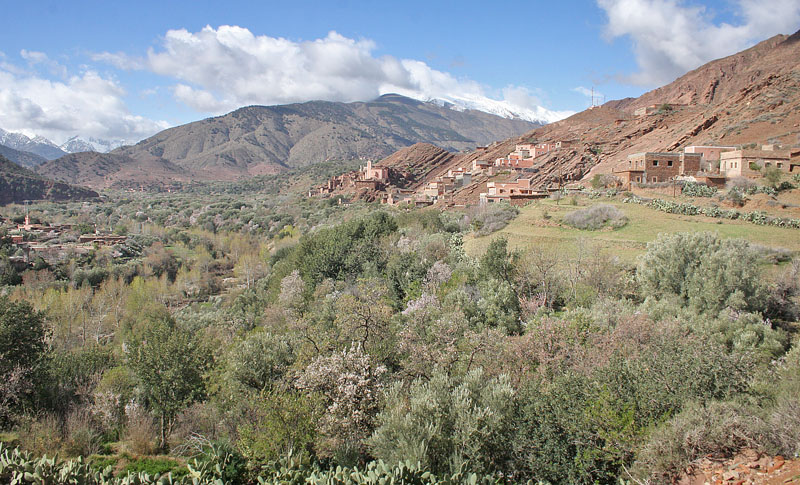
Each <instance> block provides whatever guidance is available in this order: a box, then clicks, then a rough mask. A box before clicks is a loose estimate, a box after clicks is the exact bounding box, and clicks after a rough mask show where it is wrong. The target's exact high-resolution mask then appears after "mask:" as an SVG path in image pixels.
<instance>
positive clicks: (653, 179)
mask: <svg viewBox="0 0 800 485" xmlns="http://www.w3.org/2000/svg"><path fill="white" fill-rule="evenodd" d="M650 181H651V182H653V183H655V182H658V177H656V176H653V178H652V179H650Z"/></svg>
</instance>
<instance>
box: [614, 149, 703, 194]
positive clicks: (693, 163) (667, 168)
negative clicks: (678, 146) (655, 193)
mask: <svg viewBox="0 0 800 485" xmlns="http://www.w3.org/2000/svg"><path fill="white" fill-rule="evenodd" d="M702 159H703V155H702V154H700V153H680V152H675V153H660V152H643V153H634V154H633V155H629V156H628V161H627V162H626V163H623V164H622V165H620V166H618V167H617V168H615V169H614V175H616V176H617V177H619V178H620V180H622V184H623V185H624V186H627V187H630V184H631V183H658V182H668V181H670V180H672V179H674V178H675V177H678V176H681V175H693V174H695V173H697V172H699V171H700V162H701V161H702Z"/></svg>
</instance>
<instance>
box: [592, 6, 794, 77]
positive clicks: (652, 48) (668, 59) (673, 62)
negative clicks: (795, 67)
mask: <svg viewBox="0 0 800 485" xmlns="http://www.w3.org/2000/svg"><path fill="white" fill-rule="evenodd" d="M597 3H598V5H599V6H600V7H601V8H603V9H604V10H605V11H606V14H607V15H608V25H607V26H606V34H607V35H608V36H609V37H611V38H614V37H621V36H626V35H627V36H630V38H631V40H632V41H633V46H634V53H635V55H636V61H637V63H638V65H639V72H637V73H634V74H632V75H630V76H629V77H628V78H627V79H626V80H627V81H629V82H631V83H634V84H639V85H644V86H654V85H660V84H664V83H668V82H671V81H673V80H674V79H675V78H676V77H678V76H680V75H682V74H684V73H686V72H687V71H690V70H692V69H694V68H696V67H698V66H700V65H702V64H704V63H706V62H708V61H711V60H713V59H717V58H720V57H725V56H728V55H731V54H734V53H736V52H739V51H741V50H743V49H745V48H747V47H750V46H752V45H753V44H755V43H756V42H757V41H760V40H763V39H765V38H768V37H770V36H773V35H776V34H781V33H783V34H792V33H794V32H795V30H797V28H798V25H800V2H798V1H797V0H738V1H736V2H735V4H734V9H735V10H736V12H737V13H738V16H739V17H740V18H741V22H740V23H739V24H738V25H731V24H729V23H725V22H718V23H715V22H714V18H713V17H712V15H711V14H710V12H708V11H707V10H706V8H705V7H704V6H700V5H696V4H689V3H687V2H684V1H681V0H597Z"/></svg>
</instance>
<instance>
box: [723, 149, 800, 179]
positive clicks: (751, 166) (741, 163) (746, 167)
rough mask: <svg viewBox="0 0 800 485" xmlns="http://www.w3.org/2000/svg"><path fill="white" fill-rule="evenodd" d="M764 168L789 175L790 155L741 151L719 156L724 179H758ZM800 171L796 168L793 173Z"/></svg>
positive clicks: (778, 151) (771, 151) (754, 150)
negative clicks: (775, 169)
mask: <svg viewBox="0 0 800 485" xmlns="http://www.w3.org/2000/svg"><path fill="white" fill-rule="evenodd" d="M765 168H777V169H778V170H781V171H782V172H786V173H790V172H791V169H792V164H791V159H790V154H789V152H788V151H781V150H763V149H762V150H756V149H742V150H732V151H729V152H723V153H722V154H720V159H719V171H720V173H721V174H724V175H725V176H726V177H728V178H731V177H747V178H759V177H761V176H762V175H763V172H764V169H765ZM798 170H800V168H796V169H795V171H798Z"/></svg>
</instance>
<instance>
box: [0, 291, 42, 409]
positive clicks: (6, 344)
mask: <svg viewBox="0 0 800 485" xmlns="http://www.w3.org/2000/svg"><path fill="white" fill-rule="evenodd" d="M48 334H49V332H48V329H47V328H46V327H45V323H44V315H43V314H42V313H40V312H37V311H34V309H33V308H32V307H31V305H30V304H29V303H27V302H25V301H22V302H12V301H10V300H9V299H8V297H6V296H0V383H2V384H0V425H5V424H6V423H7V421H8V420H9V419H10V413H12V412H13V411H15V410H16V409H17V408H18V407H19V406H21V405H23V404H24V403H25V402H26V401H27V400H28V399H29V398H30V397H31V396H32V392H33V390H34V386H36V385H37V384H38V383H39V382H40V379H41V378H42V371H43V370H44V364H45V363H46V360H45V359H46V357H47V350H48V347H47V338H48Z"/></svg>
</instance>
